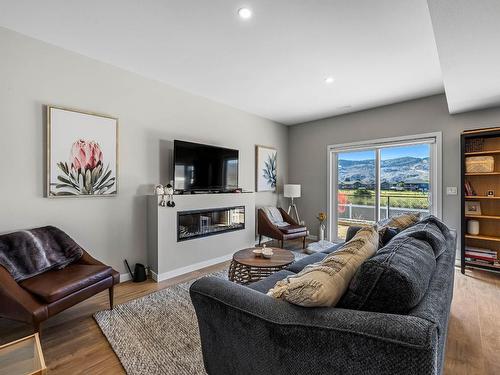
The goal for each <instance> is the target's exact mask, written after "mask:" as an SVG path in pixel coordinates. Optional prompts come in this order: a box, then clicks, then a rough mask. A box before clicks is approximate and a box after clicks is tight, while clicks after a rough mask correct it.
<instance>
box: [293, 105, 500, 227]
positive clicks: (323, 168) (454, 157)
mask: <svg viewBox="0 0 500 375" xmlns="http://www.w3.org/2000/svg"><path fill="white" fill-rule="evenodd" d="M499 125H500V109H499V108H496V109H490V110H483V111H477V112H468V113H464V114H460V115H453V116H452V115H450V114H449V113H448V107H447V104H446V98H445V96H444V95H436V96H431V97H428V98H424V99H419V100H413V101H409V102H404V103H399V104H394V105H389V106H385V107H380V108H375V109H371V110H367V111H362V112H357V113H353V114H348V115H344V116H338V117H332V118H328V119H324V120H319V121H314V122H310V123H305V124H301V125H296V126H292V127H291V128H290V131H289V135H288V136H289V143H288V149H289V154H288V155H289V157H288V165H289V182H290V183H297V184H302V197H301V198H300V199H298V200H297V206H298V208H299V210H300V214H301V217H302V218H303V219H304V220H306V223H307V224H308V225H309V227H310V228H311V229H312V234H316V233H317V231H318V225H317V220H316V219H315V216H316V215H317V213H318V212H319V211H326V210H327V207H326V205H327V146H328V145H334V144H342V143H350V142H357V141H364V140H370V139H377V138H387V137H396V136H404V135H412V134H422V133H430V132H436V131H441V132H442V133H443V180H442V182H443V183H442V187H443V219H444V221H445V222H446V223H447V224H448V225H449V226H450V227H452V228H456V229H458V228H459V226H460V197H459V196H458V195H455V196H453V195H450V196H447V195H445V191H446V186H457V187H458V188H459V191H460V133H461V132H462V131H463V130H465V129H473V128H485V127H494V126H499Z"/></svg>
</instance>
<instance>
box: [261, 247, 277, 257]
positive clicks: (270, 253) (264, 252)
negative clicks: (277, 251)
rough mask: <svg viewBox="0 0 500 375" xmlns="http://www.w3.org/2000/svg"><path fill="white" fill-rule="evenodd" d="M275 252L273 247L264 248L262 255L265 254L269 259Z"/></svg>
mask: <svg viewBox="0 0 500 375" xmlns="http://www.w3.org/2000/svg"><path fill="white" fill-rule="evenodd" d="M273 254H274V253H273V251H272V250H271V249H263V250H262V256H263V257H264V258H267V259H269V258H271V257H272V256H273Z"/></svg>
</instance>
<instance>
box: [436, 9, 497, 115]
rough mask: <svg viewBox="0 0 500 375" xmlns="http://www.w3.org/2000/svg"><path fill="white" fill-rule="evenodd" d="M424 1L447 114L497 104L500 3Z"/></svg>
mask: <svg viewBox="0 0 500 375" xmlns="http://www.w3.org/2000/svg"><path fill="white" fill-rule="evenodd" d="M428 2H429V10H430V14H431V17H432V24H433V27H434V33H435V36H436V42H437V46H438V50H439V59H440V61H441V69H442V71H443V80H444V86H445V90H446V98H447V100H448V108H449V111H450V113H459V112H466V111H470V110H474V109H481V108H487V107H492V106H496V105H500V1H499V0H428Z"/></svg>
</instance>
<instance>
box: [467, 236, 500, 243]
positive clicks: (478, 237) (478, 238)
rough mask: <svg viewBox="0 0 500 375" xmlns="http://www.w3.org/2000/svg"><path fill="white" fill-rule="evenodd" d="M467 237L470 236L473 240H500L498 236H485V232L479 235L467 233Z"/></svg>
mask: <svg viewBox="0 0 500 375" xmlns="http://www.w3.org/2000/svg"><path fill="white" fill-rule="evenodd" d="M465 238H470V239H472V240H482V241H493V242H500V237H497V236H485V235H484V234H478V235H473V234H466V235H465Z"/></svg>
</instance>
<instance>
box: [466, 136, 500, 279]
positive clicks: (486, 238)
mask: <svg viewBox="0 0 500 375" xmlns="http://www.w3.org/2000/svg"><path fill="white" fill-rule="evenodd" d="M460 143H461V160H462V164H461V166H462V169H461V171H462V172H461V182H462V194H461V197H462V199H461V201H462V225H461V238H462V241H461V258H462V259H461V271H462V273H465V269H466V267H474V268H481V269H484V270H488V271H494V272H498V273H500V177H499V176H500V128H491V129H481V130H472V131H465V132H463V133H462V136H461V140H460ZM472 143H475V144H476V148H475V149H469V148H470V146H471V144H472ZM473 156H491V157H493V159H494V161H495V167H494V170H493V172H483V173H467V171H466V163H465V161H466V158H468V157H473ZM466 183H468V184H469V185H470V186H471V187H472V190H474V192H473V193H474V194H477V195H466V189H465V184H466ZM489 191H493V192H494V195H493V196H490V195H488V192H489ZM473 201H476V202H478V204H480V206H481V214H480V215H473V214H472V215H471V214H468V213H467V212H466V209H465V206H466V204H471V202H473ZM469 220H477V221H479V234H477V235H473V234H469V233H467V222H468V221H469ZM468 246H469V247H473V248H482V249H488V250H493V251H496V252H497V262H495V263H494V264H489V263H485V262H480V261H477V260H466V259H465V258H466V256H465V249H466V247H468ZM468 258H472V256H471V257H468Z"/></svg>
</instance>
